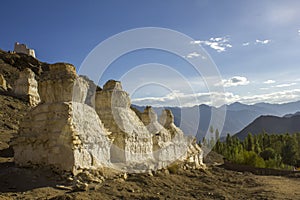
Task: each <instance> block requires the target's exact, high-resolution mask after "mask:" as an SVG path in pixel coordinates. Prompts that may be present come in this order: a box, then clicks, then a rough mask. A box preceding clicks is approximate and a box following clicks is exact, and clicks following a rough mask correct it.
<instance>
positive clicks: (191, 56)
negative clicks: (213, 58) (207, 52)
mask: <svg viewBox="0 0 300 200" xmlns="http://www.w3.org/2000/svg"><path fill="white" fill-rule="evenodd" d="M199 56H201V58H202V59H206V57H205V56H203V55H201V54H200V53H197V52H192V53H189V54H188V55H187V56H185V57H186V58H196V57H199Z"/></svg>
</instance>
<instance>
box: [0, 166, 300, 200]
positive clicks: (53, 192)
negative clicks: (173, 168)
mask: <svg viewBox="0 0 300 200" xmlns="http://www.w3.org/2000/svg"><path fill="white" fill-rule="evenodd" d="M0 180H1V183H0V199H291V200H292V199H300V178H299V177H298V178H296V177H294V178H293V177H282V176H258V175H253V174H251V173H248V172H245V173H241V172H235V171H229V170H225V169H223V168H220V167H210V168H209V169H207V170H187V171H183V170H178V171H177V172H176V173H173V174H168V173H165V172H157V173H156V174H154V175H153V176H150V175H146V174H133V175H128V178H127V179H126V180H125V179H124V178H113V179H107V180H105V181H104V182H103V183H101V184H95V185H94V186H92V187H90V189H89V190H88V191H72V190H71V189H70V190H69V189H68V182H67V181H65V180H63V179H62V178H60V176H58V175H57V174H55V173H53V172H52V171H51V170H50V169H37V168H36V169H33V168H18V167H16V166H14V165H13V163H9V162H6V163H1V165H0ZM57 185H64V186H66V189H62V188H59V187H56V186H57Z"/></svg>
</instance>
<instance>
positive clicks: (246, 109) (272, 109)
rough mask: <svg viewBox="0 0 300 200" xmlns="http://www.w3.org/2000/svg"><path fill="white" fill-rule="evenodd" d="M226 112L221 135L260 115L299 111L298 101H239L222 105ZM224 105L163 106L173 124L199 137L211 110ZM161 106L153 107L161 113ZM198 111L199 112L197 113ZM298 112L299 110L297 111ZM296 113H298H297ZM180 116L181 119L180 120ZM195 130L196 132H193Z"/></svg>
mask: <svg viewBox="0 0 300 200" xmlns="http://www.w3.org/2000/svg"><path fill="white" fill-rule="evenodd" d="M224 106H225V109H226V110H227V112H226V118H225V124H224V127H223V130H222V132H221V136H223V137H224V136H226V135H227V133H229V134H231V135H233V134H235V133H238V132H240V131H241V130H243V129H244V128H245V127H246V126H247V125H248V124H250V123H251V122H253V121H254V120H255V119H256V118H258V117H260V116H262V115H273V116H278V117H282V116H284V115H288V116H290V113H295V112H297V111H300V101H296V102H291V103H284V104H269V103H257V104H254V105H246V104H242V103H239V102H236V103H233V104H230V105H224ZM224 106H222V107H220V108H215V107H212V106H208V105H204V104H202V105H199V106H194V107H183V108H179V107H165V108H167V109H170V110H171V111H172V112H173V115H174V119H175V124H176V125H177V126H180V128H181V129H182V130H183V131H184V132H185V133H187V134H192V135H196V134H197V138H198V139H201V138H202V137H203V136H204V135H205V134H206V133H207V131H208V130H209V122H210V119H211V113H212V110H213V109H215V111H218V110H220V109H224ZM134 107H136V108H137V109H139V110H141V111H142V110H143V109H144V108H145V107H144V106H135V105H134ZM162 109H163V108H157V107H156V108H154V110H155V111H156V112H157V113H158V115H159V114H160V113H161V110H162ZM197 112H199V113H197ZM299 113H300V112H299ZM299 113H298V114H299ZM197 115H199V116H200V120H199V123H197V120H195V116H197ZM181 116H183V119H182V121H181ZM195 128H196V129H195ZM195 132H196V134H195Z"/></svg>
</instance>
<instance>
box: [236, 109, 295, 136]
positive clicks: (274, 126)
mask: <svg viewBox="0 0 300 200" xmlns="http://www.w3.org/2000/svg"><path fill="white" fill-rule="evenodd" d="M264 131H265V132H267V133H269V134H284V133H291V134H292V133H296V132H300V112H297V113H296V114H290V115H285V116H284V117H276V116H260V117H258V118H257V119H255V120H254V121H253V122H252V123H250V124H249V125H248V126H246V127H245V128H244V129H243V130H241V131H240V132H239V133H237V134H236V135H235V136H236V137H238V138H239V139H241V140H243V139H245V138H246V137H247V135H248V134H249V133H251V134H252V135H256V134H259V133H262V132H264Z"/></svg>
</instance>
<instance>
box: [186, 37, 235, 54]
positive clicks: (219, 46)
mask: <svg viewBox="0 0 300 200" xmlns="http://www.w3.org/2000/svg"><path fill="white" fill-rule="evenodd" d="M191 44H201V45H204V46H208V47H210V48H212V49H214V50H216V51H217V52H224V51H226V49H227V48H231V47H232V45H231V44H230V43H229V38H228V37H216V38H213V37H212V38H210V39H209V40H195V41H192V42H191Z"/></svg>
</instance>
